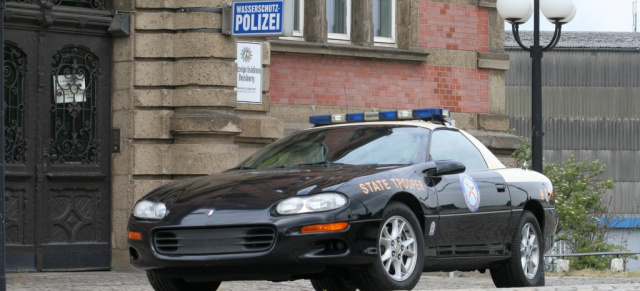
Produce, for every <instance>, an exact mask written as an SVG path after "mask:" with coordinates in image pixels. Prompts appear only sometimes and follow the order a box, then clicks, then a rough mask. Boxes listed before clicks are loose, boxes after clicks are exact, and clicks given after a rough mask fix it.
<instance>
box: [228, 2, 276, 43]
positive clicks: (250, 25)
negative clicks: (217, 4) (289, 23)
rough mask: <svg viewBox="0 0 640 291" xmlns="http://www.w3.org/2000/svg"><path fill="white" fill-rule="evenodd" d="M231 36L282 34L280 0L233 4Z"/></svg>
mask: <svg viewBox="0 0 640 291" xmlns="http://www.w3.org/2000/svg"><path fill="white" fill-rule="evenodd" d="M232 9H233V14H232V27H233V29H232V35H234V36H244V35H247V36H270V35H282V34H283V14H284V7H283V4H282V0H276V1H254V2H234V3H233V7H232Z"/></svg>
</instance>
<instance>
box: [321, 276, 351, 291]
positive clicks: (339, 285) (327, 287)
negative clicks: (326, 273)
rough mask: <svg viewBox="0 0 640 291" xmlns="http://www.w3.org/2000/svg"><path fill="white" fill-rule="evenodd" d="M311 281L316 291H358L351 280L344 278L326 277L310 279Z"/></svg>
mask: <svg viewBox="0 0 640 291" xmlns="http://www.w3.org/2000/svg"><path fill="white" fill-rule="evenodd" d="M310 281H311V285H312V286H313V289H314V290H316V291H323V290H324V291H355V290H356V289H357V288H356V286H355V285H353V283H352V282H351V281H350V280H348V279H346V278H342V277H324V278H321V279H310Z"/></svg>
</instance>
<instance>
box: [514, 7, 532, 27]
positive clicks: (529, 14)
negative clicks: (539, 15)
mask: <svg viewBox="0 0 640 291" xmlns="http://www.w3.org/2000/svg"><path fill="white" fill-rule="evenodd" d="M531 15H533V5H529V13H527V15H526V16H525V17H523V18H520V19H518V20H516V21H514V22H515V23H517V24H523V23H525V22H527V21H529V19H531Z"/></svg>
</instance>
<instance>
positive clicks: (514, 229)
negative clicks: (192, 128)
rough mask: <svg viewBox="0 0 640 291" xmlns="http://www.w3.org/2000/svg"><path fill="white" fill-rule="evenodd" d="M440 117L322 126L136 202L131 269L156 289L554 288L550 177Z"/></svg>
mask: <svg viewBox="0 0 640 291" xmlns="http://www.w3.org/2000/svg"><path fill="white" fill-rule="evenodd" d="M448 114H449V112H448V111H447V110H443V109H418V110H398V111H386V112H366V113H350V114H346V115H345V114H336V115H320V116H312V117H311V118H310V122H311V123H313V124H315V125H316V126H315V127H313V128H311V129H307V130H303V131H299V132H297V133H294V134H291V135H289V136H287V137H285V138H282V139H280V140H278V141H276V142H274V143H272V144H270V145H268V146H266V147H265V148H263V149H262V150H260V151H259V152H257V153H256V154H254V155H253V156H251V157H249V158H248V159H247V160H245V161H244V162H242V163H240V164H239V165H238V167H236V168H233V169H230V170H227V171H225V172H223V173H221V174H215V175H210V176H204V177H198V178H192V179H185V180H179V181H175V182H173V183H170V184H167V185H165V186H162V187H160V188H158V189H155V190H153V191H151V192H150V193H149V194H147V195H146V196H144V197H143V198H142V199H141V200H139V201H138V202H137V203H136V205H135V208H134V210H133V213H132V214H131V217H130V219H129V223H128V231H129V240H128V242H129V250H130V255H131V264H132V265H133V266H134V267H136V268H139V269H142V270H145V271H146V272H147V276H148V279H149V282H150V283H151V285H152V286H153V288H154V289H155V290H158V291H167V290H216V289H217V288H218V286H219V285H220V283H221V282H222V281H230V280H270V281H286V280H296V279H309V280H311V283H312V285H313V287H314V288H315V289H316V290H355V289H356V288H358V289H360V290H397V289H411V288H413V287H414V286H415V285H416V284H417V282H418V280H419V279H420V275H421V273H422V272H423V271H453V270H461V271H472V270H479V271H480V272H484V271H486V270H490V273H491V277H492V278H493V281H494V283H495V285H496V286H497V287H520V286H538V285H541V284H543V254H544V253H545V252H547V251H548V250H549V249H550V248H551V246H552V244H553V235H554V233H555V231H556V225H557V216H556V213H555V208H554V197H553V186H552V185H551V182H550V181H549V179H547V178H546V177H545V176H543V175H541V174H539V173H537V172H533V171H526V170H522V169H508V168H505V166H504V165H503V164H502V163H501V162H500V161H499V160H498V159H497V158H496V157H495V156H494V155H493V154H492V153H491V152H490V151H489V150H488V149H487V148H486V147H485V146H483V145H482V144H481V143H480V142H479V141H478V140H477V139H475V138H474V137H473V136H471V135H470V134H468V133H466V132H464V131H462V130H459V129H456V128H454V127H452V126H451V125H450V124H449V123H448V122H447V118H448Z"/></svg>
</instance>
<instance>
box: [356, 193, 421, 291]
mask: <svg viewBox="0 0 640 291" xmlns="http://www.w3.org/2000/svg"><path fill="white" fill-rule="evenodd" d="M377 243H378V259H377V260H376V262H375V263H373V264H372V265H368V266H365V267H362V268H360V269H359V270H357V271H353V273H352V278H353V281H354V283H355V285H356V286H357V287H358V289H360V290H362V291H369V290H410V289H413V287H415V286H416V285H417V284H418V281H419V280H420V275H421V274H422V267H423V264H424V237H423V236H422V230H421V227H420V223H419V222H418V219H417V218H416V216H415V215H414V214H413V212H412V211H411V209H409V207H407V206H406V205H404V204H402V203H398V202H392V203H390V204H389V205H387V207H386V208H385V209H384V212H383V214H382V219H381V223H380V227H379V229H378V242H377Z"/></svg>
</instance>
